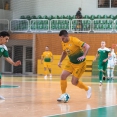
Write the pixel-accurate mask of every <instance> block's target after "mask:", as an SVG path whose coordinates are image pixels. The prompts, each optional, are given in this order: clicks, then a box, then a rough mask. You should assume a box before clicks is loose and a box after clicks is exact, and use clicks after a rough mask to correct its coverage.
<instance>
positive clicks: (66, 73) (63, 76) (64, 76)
mask: <svg viewBox="0 0 117 117" xmlns="http://www.w3.org/2000/svg"><path fill="white" fill-rule="evenodd" d="M70 74H71V72H69V71H66V70H63V72H62V74H61V81H60V86H61V92H62V95H61V96H60V97H59V98H58V99H57V101H62V100H63V95H64V94H65V93H66V88H67V80H66V79H67V77H68V76H69V75H70Z"/></svg>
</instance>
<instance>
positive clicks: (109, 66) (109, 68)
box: [107, 47, 116, 80]
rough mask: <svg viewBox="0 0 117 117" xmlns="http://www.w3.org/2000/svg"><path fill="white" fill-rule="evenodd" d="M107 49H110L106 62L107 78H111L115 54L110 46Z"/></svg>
mask: <svg viewBox="0 0 117 117" xmlns="http://www.w3.org/2000/svg"><path fill="white" fill-rule="evenodd" d="M109 49H110V51H111V55H110V57H109V58H108V64H107V80H109V79H113V77H114V67H115V63H116V54H115V53H114V49H112V48H111V47H110V48H109Z"/></svg>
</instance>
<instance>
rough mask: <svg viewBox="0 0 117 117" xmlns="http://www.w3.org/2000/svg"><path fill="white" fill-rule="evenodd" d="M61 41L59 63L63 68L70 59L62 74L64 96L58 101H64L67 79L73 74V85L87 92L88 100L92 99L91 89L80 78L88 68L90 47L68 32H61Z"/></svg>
mask: <svg viewBox="0 0 117 117" xmlns="http://www.w3.org/2000/svg"><path fill="white" fill-rule="evenodd" d="M59 36H60V39H61V40H62V47H63V52H62V55H61V58H60V61H59V63H58V66H59V67H61V64H62V61H63V60H64V59H65V57H66V56H68V57H69V61H68V63H67V64H66V66H65V68H64V70H63V71H62V74H61V81H60V82H61V83H60V84H61V91H62V95H61V96H60V98H58V99H57V101H63V97H64V94H65V93H66V88H67V80H66V79H67V77H68V76H69V75H70V74H72V80H71V82H72V84H73V85H75V86H77V87H79V88H81V89H84V90H85V91H87V98H90V97H91V87H90V86H86V85H85V84H84V83H83V82H82V81H80V78H81V76H82V74H83V73H84V71H85V68H86V55H87V53H88V50H89V48H90V46H89V45H88V44H86V43H85V42H82V41H81V40H79V39H78V38H76V37H71V36H69V34H68V32H67V31H66V30H61V31H60V33H59Z"/></svg>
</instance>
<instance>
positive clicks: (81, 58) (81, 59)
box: [77, 56, 85, 61]
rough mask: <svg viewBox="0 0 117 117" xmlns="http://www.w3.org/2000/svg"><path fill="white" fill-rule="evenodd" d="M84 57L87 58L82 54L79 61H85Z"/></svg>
mask: <svg viewBox="0 0 117 117" xmlns="http://www.w3.org/2000/svg"><path fill="white" fill-rule="evenodd" d="M84 59H85V56H81V57H78V58H77V60H78V61H83V60H84Z"/></svg>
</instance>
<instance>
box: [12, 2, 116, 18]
mask: <svg viewBox="0 0 117 117" xmlns="http://www.w3.org/2000/svg"><path fill="white" fill-rule="evenodd" d="M78 7H81V8H82V14H83V15H92V14H95V15H98V14H100V15H104V14H107V15H110V14H113V15H116V14H117V8H97V0H11V9H12V11H13V18H19V17H20V16H21V15H36V16H38V15H48V16H49V15H75V14H76V11H77V10H78Z"/></svg>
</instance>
